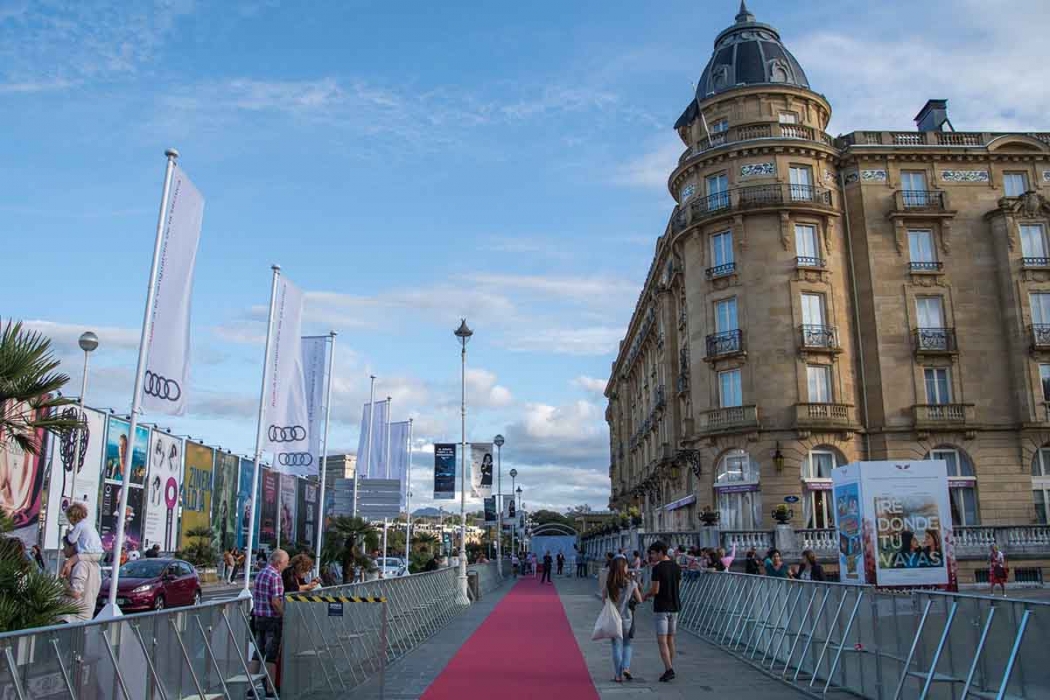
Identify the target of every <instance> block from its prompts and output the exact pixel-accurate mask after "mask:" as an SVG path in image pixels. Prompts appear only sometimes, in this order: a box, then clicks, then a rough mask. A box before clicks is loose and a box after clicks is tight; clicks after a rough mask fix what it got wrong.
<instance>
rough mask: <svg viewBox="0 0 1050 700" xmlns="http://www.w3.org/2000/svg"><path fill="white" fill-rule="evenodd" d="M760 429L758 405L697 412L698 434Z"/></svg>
mask: <svg viewBox="0 0 1050 700" xmlns="http://www.w3.org/2000/svg"><path fill="white" fill-rule="evenodd" d="M756 429H758V406H731V407H729V408H716V409H713V410H710V411H703V412H700V413H698V414H697V418H696V434H697V435H703V436H706V435H715V434H718V433H732V432H743V431H748V430H756Z"/></svg>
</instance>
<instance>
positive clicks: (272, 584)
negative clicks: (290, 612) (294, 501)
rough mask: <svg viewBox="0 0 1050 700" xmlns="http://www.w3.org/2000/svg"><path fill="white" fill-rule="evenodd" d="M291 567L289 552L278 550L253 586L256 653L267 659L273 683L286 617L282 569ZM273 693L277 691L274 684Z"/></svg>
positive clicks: (267, 669) (256, 578)
mask: <svg viewBox="0 0 1050 700" xmlns="http://www.w3.org/2000/svg"><path fill="white" fill-rule="evenodd" d="M287 566H288V552H286V551H284V550H283V549H275V550H273V552H271V553H270V564H269V566H267V567H266V568H265V569H263V570H262V571H260V572H259V573H258V574H257V575H256V576H255V586H254V587H253V589H252V616H253V618H254V622H255V654H256V660H255V661H253V665H254V667H255V670H258V659H259V658H262V659H263V660H265V661H266V671H267V672H268V673H269V674H270V681H271V682H272V681H273V679H274V678H276V676H277V658H278V657H279V656H280V653H281V619H282V617H283V616H284V582H283V581H282V580H281V572H282V571H284V569H285V568H286V567H287ZM269 693H271V694H273V693H274V689H273V687H272V686H271V687H270V688H269Z"/></svg>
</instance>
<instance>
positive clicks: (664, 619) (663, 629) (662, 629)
mask: <svg viewBox="0 0 1050 700" xmlns="http://www.w3.org/2000/svg"><path fill="white" fill-rule="evenodd" d="M653 622H654V623H655V624H656V634H657V636H659V637H673V636H674V634H675V632H676V631H677V628H678V613H676V612H658V613H653Z"/></svg>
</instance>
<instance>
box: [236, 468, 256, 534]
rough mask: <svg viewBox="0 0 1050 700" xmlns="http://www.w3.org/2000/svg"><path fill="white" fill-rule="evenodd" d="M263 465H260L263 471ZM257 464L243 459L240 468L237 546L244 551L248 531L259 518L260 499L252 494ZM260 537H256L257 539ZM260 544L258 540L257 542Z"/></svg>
mask: <svg viewBox="0 0 1050 700" xmlns="http://www.w3.org/2000/svg"><path fill="white" fill-rule="evenodd" d="M261 468H262V465H260V471H261ZM254 470H255V462H254V461H252V460H250V459H242V460H241V466H240V477H239V479H238V480H237V537H236V541H235V546H236V547H237V549H244V547H245V546H247V544H248V530H249V528H251V526H252V520H253V518H255V517H256V516H257V513H256V512H255V507H256V505H257V504H258V503H259V499H258V498H256V497H255V496H254V495H253V494H252V478H253V476H254ZM257 537H258V535H256V538H257ZM255 541H256V544H258V539H256V540H255Z"/></svg>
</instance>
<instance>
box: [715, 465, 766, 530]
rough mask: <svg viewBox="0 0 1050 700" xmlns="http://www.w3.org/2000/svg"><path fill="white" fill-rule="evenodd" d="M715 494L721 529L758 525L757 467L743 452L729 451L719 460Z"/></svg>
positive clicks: (751, 528) (740, 528)
mask: <svg viewBox="0 0 1050 700" xmlns="http://www.w3.org/2000/svg"><path fill="white" fill-rule="evenodd" d="M715 497H716V500H717V501H718V510H719V513H720V514H721V515H720V518H719V523H720V525H721V527H722V529H723V530H756V529H758V527H759V526H760V525H761V523H762V497H761V492H760V491H759V466H758V463H757V462H755V461H754V460H752V459H751V457H750V455H748V454H747V452H745V451H743V450H731V451H730V452H727V453H726V454H725V455H723V456H722V459H721V460H719V462H718V469H717V470H716V471H715Z"/></svg>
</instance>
